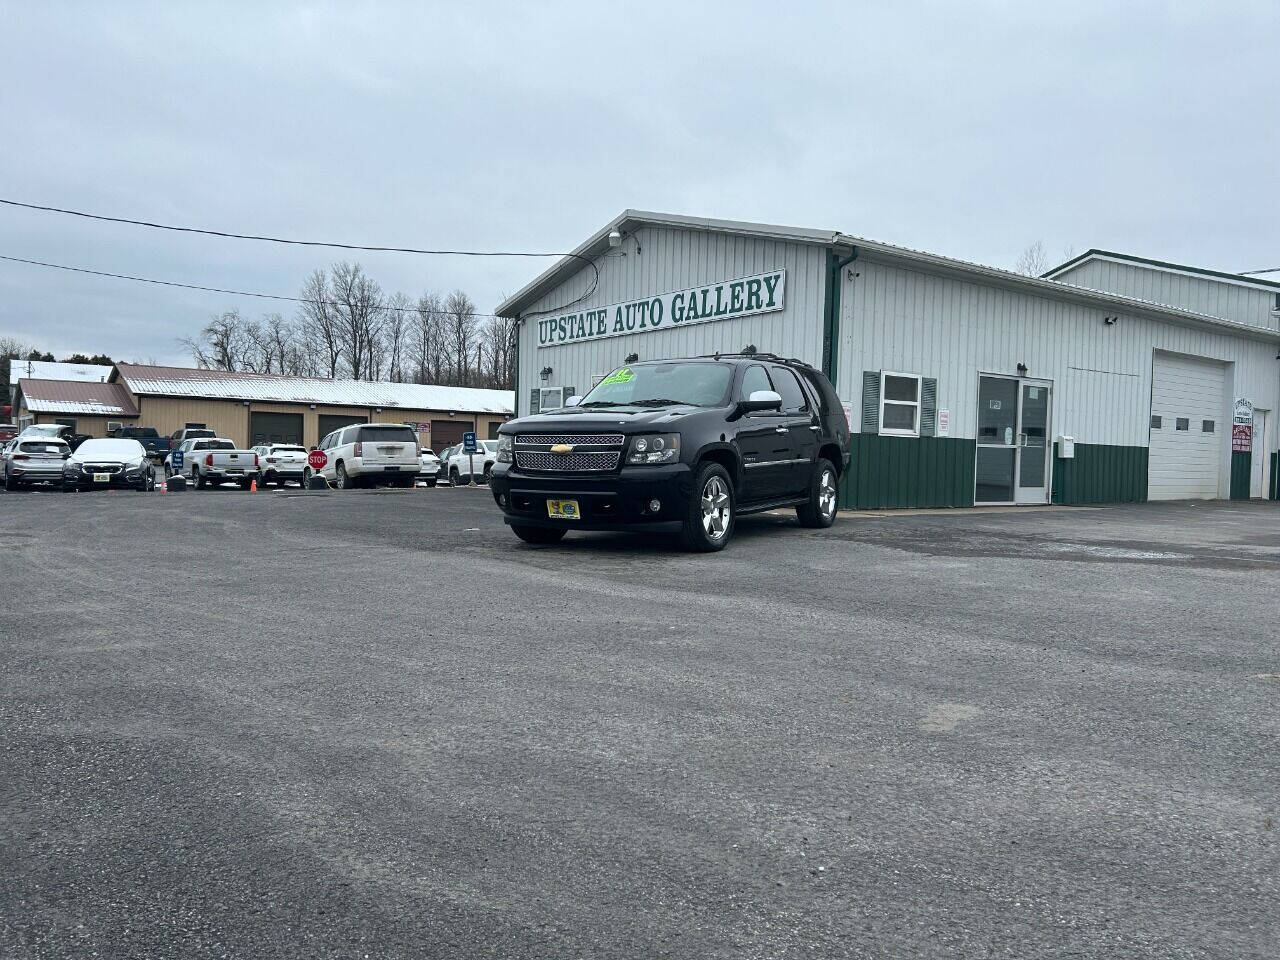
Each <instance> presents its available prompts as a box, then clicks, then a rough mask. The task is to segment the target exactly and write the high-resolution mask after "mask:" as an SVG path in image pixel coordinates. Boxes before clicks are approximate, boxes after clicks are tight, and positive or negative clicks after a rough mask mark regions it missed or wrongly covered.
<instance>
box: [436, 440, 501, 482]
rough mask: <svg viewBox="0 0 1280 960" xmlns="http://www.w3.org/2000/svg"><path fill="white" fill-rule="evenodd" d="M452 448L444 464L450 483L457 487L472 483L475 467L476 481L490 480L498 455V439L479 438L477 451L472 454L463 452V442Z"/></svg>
mask: <svg viewBox="0 0 1280 960" xmlns="http://www.w3.org/2000/svg"><path fill="white" fill-rule="evenodd" d="M451 449H452V451H453V452H452V455H451V456H450V457H449V459H448V461H446V462H445V463H444V466H443V469H444V471H445V475H446V476H447V477H448V478H449V483H450V485H452V486H455V487H457V486H462V485H464V484H468V483H470V482H471V472H472V469H473V468H474V470H475V474H476V483H488V482H489V473H490V471H492V470H493V464H494V461H495V460H496V459H497V457H498V441H497V440H477V441H476V452H475V453H472V454H467V453H463V452H462V444H458V445H457V446H456V447H453V448H451Z"/></svg>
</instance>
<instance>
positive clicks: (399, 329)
mask: <svg viewBox="0 0 1280 960" xmlns="http://www.w3.org/2000/svg"><path fill="white" fill-rule="evenodd" d="M386 313H387V316H386V320H385V321H384V323H383V327H382V345H383V348H384V349H385V351H386V354H387V379H388V380H390V381H392V382H393V383H404V382H405V381H406V380H408V379H409V377H408V371H407V370H406V369H405V362H406V359H407V353H408V349H409V333H410V327H411V325H412V315H413V303H412V301H410V300H409V298H408V297H406V296H405V295H404V294H403V293H397V294H395V295H394V296H393V297H391V299H390V300H388V301H387V309H386Z"/></svg>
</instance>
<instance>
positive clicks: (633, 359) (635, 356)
mask: <svg viewBox="0 0 1280 960" xmlns="http://www.w3.org/2000/svg"><path fill="white" fill-rule="evenodd" d="M639 359H640V354H638V353H628V354H627V359H625V360H623V361H622V362H623V363H635V362H636V361H637V360H639Z"/></svg>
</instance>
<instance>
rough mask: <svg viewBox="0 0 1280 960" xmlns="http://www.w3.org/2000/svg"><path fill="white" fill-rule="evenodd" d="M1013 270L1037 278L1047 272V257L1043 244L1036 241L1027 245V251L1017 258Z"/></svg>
mask: <svg viewBox="0 0 1280 960" xmlns="http://www.w3.org/2000/svg"><path fill="white" fill-rule="evenodd" d="M1013 269H1014V270H1015V271H1017V272H1018V273H1021V274H1023V275H1024V276H1028V277H1038V276H1040V275H1041V274H1042V273H1044V272H1045V271H1046V270H1048V269H1049V255H1048V254H1047V253H1045V250H1044V244H1043V243H1041V242H1040V241H1039V240H1037V241H1036V242H1035V243H1033V244H1030V245H1028V247H1027V249H1025V250H1023V251H1022V253H1021V254H1020V255H1019V256H1018V262H1017V263H1015V264H1014V265H1013Z"/></svg>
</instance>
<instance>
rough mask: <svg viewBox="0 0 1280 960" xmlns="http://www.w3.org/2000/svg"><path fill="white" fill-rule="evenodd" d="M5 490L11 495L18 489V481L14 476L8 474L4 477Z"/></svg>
mask: <svg viewBox="0 0 1280 960" xmlns="http://www.w3.org/2000/svg"><path fill="white" fill-rule="evenodd" d="M4 488H5V489H6V490H8V491H9V492H10V493H12V492H13V491H14V490H17V489H18V481H17V480H15V479H13V474H11V473H6V474H5V475H4Z"/></svg>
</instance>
